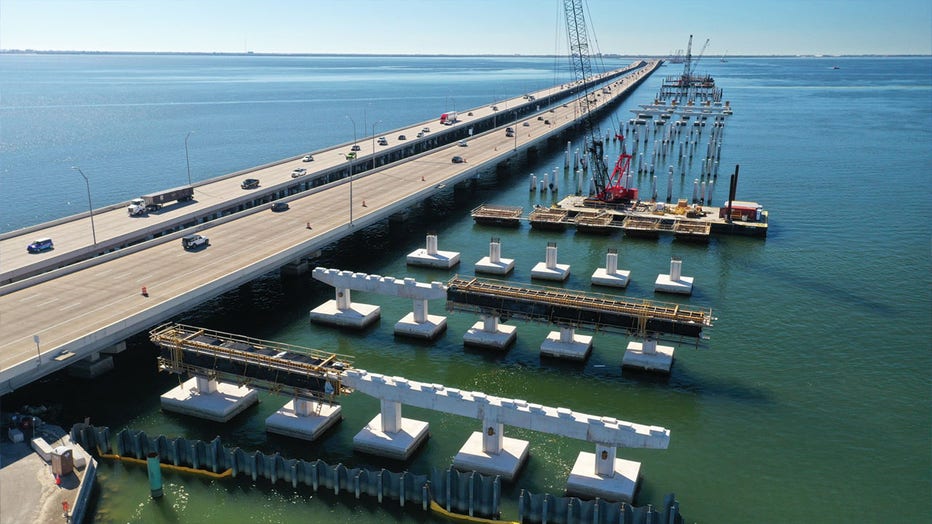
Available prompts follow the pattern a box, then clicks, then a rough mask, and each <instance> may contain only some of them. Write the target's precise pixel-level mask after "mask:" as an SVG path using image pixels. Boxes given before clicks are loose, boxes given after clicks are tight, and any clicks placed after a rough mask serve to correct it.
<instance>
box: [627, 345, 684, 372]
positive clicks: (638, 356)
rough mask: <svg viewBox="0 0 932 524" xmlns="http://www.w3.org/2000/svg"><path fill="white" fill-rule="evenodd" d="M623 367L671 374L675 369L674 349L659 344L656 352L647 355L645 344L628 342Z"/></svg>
mask: <svg viewBox="0 0 932 524" xmlns="http://www.w3.org/2000/svg"><path fill="white" fill-rule="evenodd" d="M621 366H622V367H628V368H638V369H644V370H647V371H660V372H663V373H669V372H670V368H672V367H673V347H672V346H661V345H659V344H658V345H657V346H656V349H655V350H654V351H652V352H650V353H645V352H644V343H643V342H634V341H632V342H628V349H627V350H626V351H625V356H624V357H622V359H621Z"/></svg>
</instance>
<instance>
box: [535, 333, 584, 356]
mask: <svg viewBox="0 0 932 524" xmlns="http://www.w3.org/2000/svg"><path fill="white" fill-rule="evenodd" d="M590 351H592V337H591V336H589V335H577V334H576V329H575V328H573V327H572V326H560V331H551V332H550V334H549V335H547V339H546V340H544V342H543V343H542V344H541V345H540V354H541V355H547V356H550V357H557V358H566V359H570V360H585V359H586V357H588V356H589V352H590Z"/></svg>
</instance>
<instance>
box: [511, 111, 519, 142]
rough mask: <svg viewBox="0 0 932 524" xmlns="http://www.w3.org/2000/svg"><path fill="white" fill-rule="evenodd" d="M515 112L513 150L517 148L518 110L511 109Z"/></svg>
mask: <svg viewBox="0 0 932 524" xmlns="http://www.w3.org/2000/svg"><path fill="white" fill-rule="evenodd" d="M512 113H514V114H515V133H514V134H515V149H514V150H515V151H517V150H518V112H517V111H512Z"/></svg>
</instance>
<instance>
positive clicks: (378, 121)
mask: <svg viewBox="0 0 932 524" xmlns="http://www.w3.org/2000/svg"><path fill="white" fill-rule="evenodd" d="M381 123H382V121H381V120H376V121H375V122H372V169H375V126H377V125H378V124H381Z"/></svg>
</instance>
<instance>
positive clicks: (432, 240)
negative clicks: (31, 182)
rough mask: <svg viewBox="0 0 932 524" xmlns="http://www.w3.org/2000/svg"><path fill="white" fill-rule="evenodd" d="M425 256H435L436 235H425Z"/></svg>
mask: <svg viewBox="0 0 932 524" xmlns="http://www.w3.org/2000/svg"><path fill="white" fill-rule="evenodd" d="M427 254H428V255H436V254H437V235H433V234H431V235H427Z"/></svg>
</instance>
